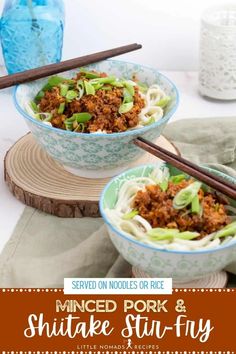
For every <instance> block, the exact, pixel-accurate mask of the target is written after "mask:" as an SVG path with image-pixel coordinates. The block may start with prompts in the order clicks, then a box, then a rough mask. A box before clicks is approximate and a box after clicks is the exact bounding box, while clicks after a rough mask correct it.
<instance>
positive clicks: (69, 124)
mask: <svg viewBox="0 0 236 354" xmlns="http://www.w3.org/2000/svg"><path fill="white" fill-rule="evenodd" d="M64 124H65V127H66V130H71V131H72V130H73V122H68V119H67V120H65V122H64Z"/></svg>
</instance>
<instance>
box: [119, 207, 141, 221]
mask: <svg viewBox="0 0 236 354" xmlns="http://www.w3.org/2000/svg"><path fill="white" fill-rule="evenodd" d="M135 215H138V210H135V209H134V210H132V211H130V212H129V213H126V214H124V215H123V216H122V219H124V220H130V219H133V218H134V217H135Z"/></svg>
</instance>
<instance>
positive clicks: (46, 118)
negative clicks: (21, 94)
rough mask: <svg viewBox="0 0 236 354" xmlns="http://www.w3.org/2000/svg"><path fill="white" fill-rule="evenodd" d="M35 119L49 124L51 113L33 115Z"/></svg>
mask: <svg viewBox="0 0 236 354" xmlns="http://www.w3.org/2000/svg"><path fill="white" fill-rule="evenodd" d="M35 117H36V119H37V120H41V121H43V122H50V121H51V119H52V113H48V112H41V113H37V114H35Z"/></svg>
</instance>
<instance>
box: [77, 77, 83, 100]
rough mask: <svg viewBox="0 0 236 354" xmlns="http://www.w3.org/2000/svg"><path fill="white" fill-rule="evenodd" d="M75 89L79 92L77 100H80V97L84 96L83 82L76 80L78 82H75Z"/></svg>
mask: <svg viewBox="0 0 236 354" xmlns="http://www.w3.org/2000/svg"><path fill="white" fill-rule="evenodd" d="M76 88H77V90H78V91H79V96H78V100H80V99H81V97H82V96H83V94H84V82H83V80H78V81H77V82H76Z"/></svg>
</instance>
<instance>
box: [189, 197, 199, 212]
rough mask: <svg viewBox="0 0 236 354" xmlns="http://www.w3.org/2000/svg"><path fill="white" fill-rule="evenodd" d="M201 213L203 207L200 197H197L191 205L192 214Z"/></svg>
mask: <svg viewBox="0 0 236 354" xmlns="http://www.w3.org/2000/svg"><path fill="white" fill-rule="evenodd" d="M200 211H201V205H200V203H199V197H198V195H195V197H194V198H193V200H192V203H191V212H192V213H196V214H199V213H200Z"/></svg>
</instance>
